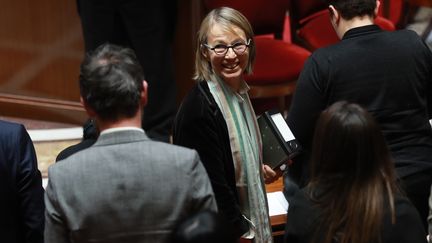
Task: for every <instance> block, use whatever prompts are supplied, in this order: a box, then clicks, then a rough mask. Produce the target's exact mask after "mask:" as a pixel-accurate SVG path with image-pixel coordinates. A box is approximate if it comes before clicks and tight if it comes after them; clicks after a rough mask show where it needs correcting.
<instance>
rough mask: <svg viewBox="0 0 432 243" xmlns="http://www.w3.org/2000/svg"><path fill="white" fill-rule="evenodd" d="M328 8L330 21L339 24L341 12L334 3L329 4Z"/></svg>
mask: <svg viewBox="0 0 432 243" xmlns="http://www.w3.org/2000/svg"><path fill="white" fill-rule="evenodd" d="M328 10H329V13H330V21H331V22H332V24H333V25H339V21H340V14H339V12H338V11H337V10H336V8H335V7H334V6H333V5H329V6H328Z"/></svg>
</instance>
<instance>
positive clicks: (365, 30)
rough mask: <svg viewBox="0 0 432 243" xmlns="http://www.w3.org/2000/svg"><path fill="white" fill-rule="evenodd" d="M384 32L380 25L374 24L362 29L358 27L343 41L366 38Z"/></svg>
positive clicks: (347, 34) (349, 31)
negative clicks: (360, 37)
mask: <svg viewBox="0 0 432 243" xmlns="http://www.w3.org/2000/svg"><path fill="white" fill-rule="evenodd" d="M379 32H382V29H381V28H380V27H378V25H375V24H372V25H365V26H361V27H356V28H352V29H350V30H348V31H347V32H346V33H345V34H344V36H343V38H342V40H346V39H350V38H354V37H358V36H364V35H370V34H375V33H379Z"/></svg>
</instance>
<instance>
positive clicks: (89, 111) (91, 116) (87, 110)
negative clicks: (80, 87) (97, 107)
mask: <svg viewBox="0 0 432 243" xmlns="http://www.w3.org/2000/svg"><path fill="white" fill-rule="evenodd" d="M80 102H81V104H82V106H83V107H84V109H85V111H86V112H87V115H89V117H90V118H95V117H96V112H94V110H93V109H92V108H91V107H90V106H89V105H88V104H87V102H85V100H84V99H83V97H82V96H80Z"/></svg>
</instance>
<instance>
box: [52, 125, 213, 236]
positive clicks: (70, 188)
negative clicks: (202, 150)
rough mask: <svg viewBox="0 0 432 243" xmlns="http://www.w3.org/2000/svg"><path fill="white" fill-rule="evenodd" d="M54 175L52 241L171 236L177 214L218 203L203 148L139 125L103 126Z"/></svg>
mask: <svg viewBox="0 0 432 243" xmlns="http://www.w3.org/2000/svg"><path fill="white" fill-rule="evenodd" d="M48 175H49V183H48V186H47V189H46V195H45V203H46V212H45V217H46V227H45V240H46V241H45V242H46V243H51V242H52V243H62V242H122V243H127V242H134V243H135V242H167V237H168V236H169V234H170V233H171V230H172V229H173V227H174V226H175V225H176V224H177V222H178V221H179V220H181V219H183V218H185V217H187V216H188V215H190V214H192V213H195V212H197V211H200V210H204V209H210V210H213V211H216V210H217V209H216V201H215V199H214V195H213V191H212V188H211V185H210V181H209V179H208V176H207V173H206V171H205V169H204V167H203V165H202V164H201V161H200V160H199V157H198V154H197V153H196V152H195V151H194V150H190V149H186V148H182V147H178V146H175V145H170V144H166V143H160V142H154V141H151V140H150V139H148V138H147V136H146V135H145V134H144V133H142V132H139V131H133V130H128V131H117V132H114V133H108V134H102V135H101V136H100V137H99V139H98V141H97V142H96V143H95V144H94V145H93V146H92V147H90V148H88V149H87V150H83V151H81V152H79V153H76V154H74V155H72V156H71V157H69V158H67V159H66V160H63V161H62V162H60V163H57V164H55V165H52V166H51V167H50V168H49V174H48Z"/></svg>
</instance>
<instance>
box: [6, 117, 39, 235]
mask: <svg viewBox="0 0 432 243" xmlns="http://www.w3.org/2000/svg"><path fill="white" fill-rule="evenodd" d="M43 197H44V189H43V187H42V177H41V173H40V171H39V170H38V166H37V159H36V153H35V150H34V147H33V143H32V141H31V139H30V136H29V135H28V133H27V131H26V130H25V128H24V126H23V125H21V124H16V123H11V122H6V121H0V198H1V199H0V242H4V243H43V242H44V240H43V230H44V210H45V207H44V201H43Z"/></svg>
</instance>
